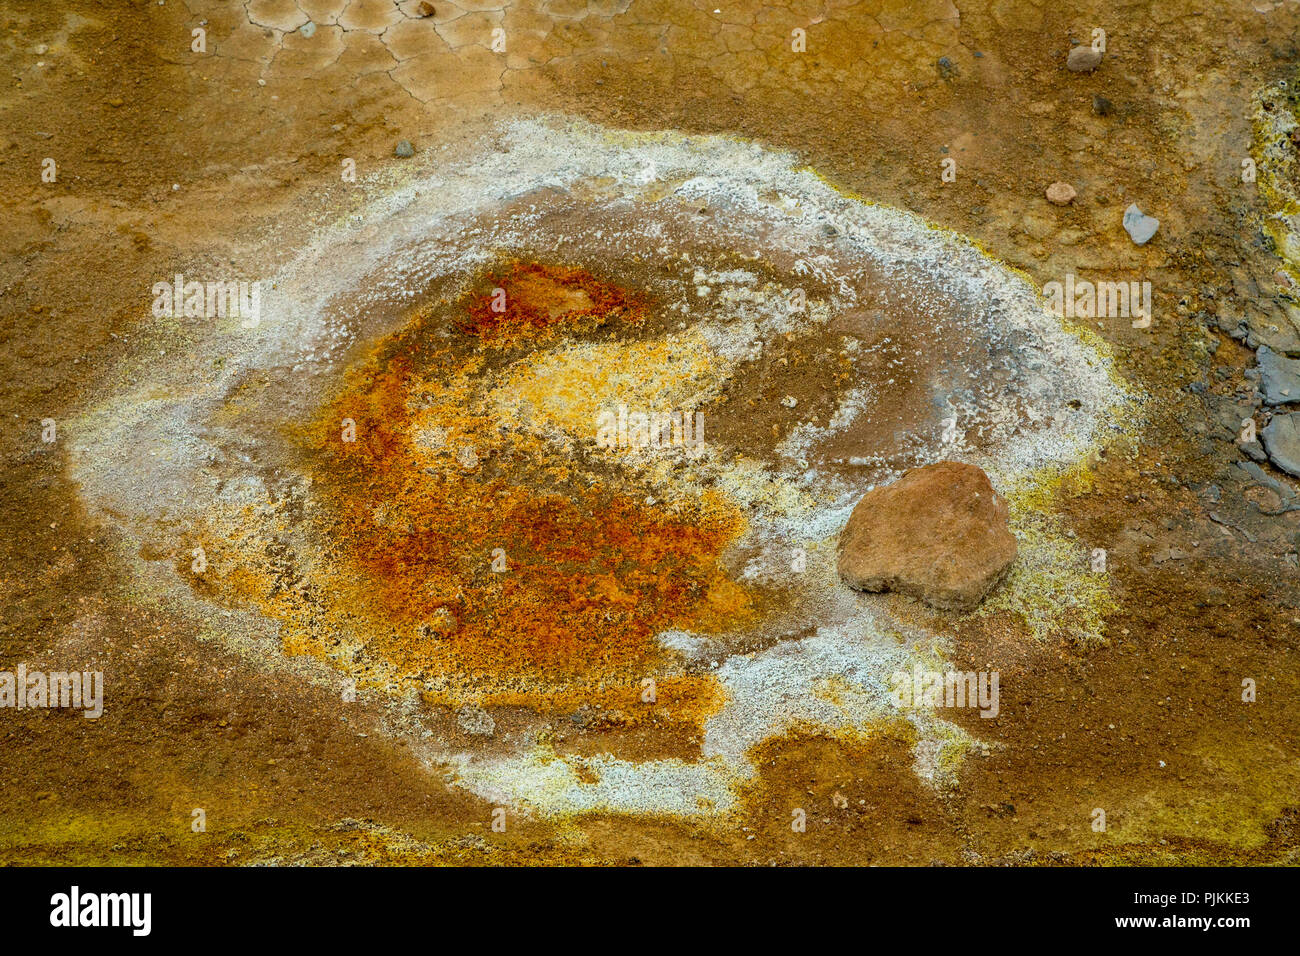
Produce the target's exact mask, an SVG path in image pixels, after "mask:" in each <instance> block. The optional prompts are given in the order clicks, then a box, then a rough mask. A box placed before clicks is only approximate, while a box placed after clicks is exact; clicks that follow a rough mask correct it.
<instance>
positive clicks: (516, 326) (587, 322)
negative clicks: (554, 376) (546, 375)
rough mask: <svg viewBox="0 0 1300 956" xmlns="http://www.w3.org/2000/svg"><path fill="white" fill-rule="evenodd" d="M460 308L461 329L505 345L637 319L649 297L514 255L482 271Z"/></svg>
mask: <svg viewBox="0 0 1300 956" xmlns="http://www.w3.org/2000/svg"><path fill="white" fill-rule="evenodd" d="M462 308H463V312H464V314H463V315H462V316H461V317H459V318H458V319H457V322H456V324H457V326H458V327H459V328H460V330H461V331H462V332H465V333H467V334H469V335H473V336H477V337H478V338H479V339H480V340H482V341H483V342H484V343H485V344H487V345H491V346H497V347H507V346H516V345H521V344H528V345H536V344H539V343H542V342H547V341H551V340H554V339H555V338H557V337H558V336H559V335H561V334H563V333H564V332H590V331H592V330H594V329H597V328H600V327H601V326H603V325H606V324H607V323H609V322H611V321H612V320H620V321H622V322H623V323H626V324H628V325H636V324H639V323H640V322H641V321H642V320H643V319H644V318H645V316H646V309H647V299H646V296H644V295H643V294H640V293H634V292H629V291H627V290H625V289H623V288H620V287H619V286H617V285H614V284H613V283H610V282H605V281H603V280H601V279H598V278H597V277H596V276H594V275H592V274H591V273H590V272H588V271H587V270H585V269H579V268H572V267H568V266H555V265H547V264H544V263H539V262H520V261H514V262H511V263H509V264H507V265H505V266H504V267H502V268H501V269H499V270H498V271H494V272H490V273H488V274H487V275H486V276H484V277H483V278H482V279H481V281H480V282H479V283H477V284H476V291H474V292H471V293H470V294H469V296H467V297H466V299H465V300H464V301H463V302H462Z"/></svg>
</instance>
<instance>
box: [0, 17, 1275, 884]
mask: <svg viewBox="0 0 1300 956" xmlns="http://www.w3.org/2000/svg"><path fill="white" fill-rule="evenodd" d="M714 3H716V0H711V2H710V3H704V4H687V3H643V2H639V0H613V2H607V0H589V2H588V0H583V2H574V0H554V2H529V3H513V2H509V0H458V2H457V3H452V2H448V0H434V2H431V3H421V2H411V0H401V2H392V0H297V2H295V0H249V2H248V3H243V4H241V3H216V2H214V3H200V2H198V0H193V2H190V3H184V2H181V0H166V2H158V0H149V2H131V3H127V2H120V3H107V2H100V3H89V2H87V3H82V2H77V0H68V2H64V3H60V4H56V5H54V9H51V5H49V4H36V3H29V2H24V0H14V2H11V3H9V4H8V5H7V6H6V7H5V9H4V10H3V11H0V27H2V28H3V32H2V33H0V60H2V61H3V67H4V69H3V70H2V71H0V73H2V74H3V76H4V84H5V86H4V90H3V92H0V117H3V122H0V183H2V184H3V186H4V191H3V196H4V198H3V200H2V201H3V203H4V226H3V228H0V240H2V242H3V253H4V254H3V257H2V258H0V319H2V320H3V332H4V337H5V342H6V348H4V349H3V350H0V364H2V365H3V369H4V375H3V384H2V385H0V389H3V392H2V394H3V402H2V403H0V414H2V416H3V421H4V428H3V430H0V441H2V442H3V444H2V445H0V455H2V456H3V457H2V459H0V468H2V469H3V471H2V477H0V481H2V482H3V485H2V487H3V490H4V492H5V496H6V500H7V503H8V507H6V508H5V509H4V511H3V513H2V514H0V521H2V522H3V528H4V532H5V533H4V534H3V535H0V593H2V594H3V607H4V612H5V613H4V620H3V628H2V629H0V862H3V863H9V864H35V863H45V864H69V863H84V864H94V863H110V864H166V863H170V864H181V863H195V864H210V865H247V864H258V863H264V864H277V863H278V864H351V863H360V864H365V863H412V864H422V863H457V864H543V865H545V864H572V863H593V864H710V863H713V864H737V863H740V864H764V865H766V864H773V863H779V864H787V863H788V864H930V863H935V862H939V863H945V864H998V863H1013V864H1025V865H1035V864H1065V865H1095V864H1153V863H1165V864H1168V863H1186V864H1196V865H1208V864H1222V863H1250V864H1270V863H1273V864H1276V863H1295V862H1297V853H1298V847H1300V831H1298V830H1297V826H1298V825H1300V820H1298V819H1297V813H1298V812H1300V739H1298V737H1297V731H1296V727H1297V726H1298V725H1300V696H1298V695H1297V689H1298V688H1297V684H1300V667H1298V666H1297V664H1298V660H1297V643H1298V642H1300V556H1298V554H1297V552H1298V551H1300V498H1298V497H1297V490H1298V489H1300V122H1298V121H1297V116H1298V115H1300V105H1298V101H1297V91H1300V53H1298V51H1297V45H1298V43H1300V39H1298V36H1300V3H1296V2H1294V0H1286V2H1256V3H1251V2H1242V3H1234V4H1224V5H1209V6H1208V7H1207V6H1206V5H1204V4H1199V5H1195V4H1187V3H1183V2H1177V0H1176V2H1169V3H1146V4H1130V5H1123V6H1118V5H1115V4H1100V3H1085V4H1080V5H1076V7H1075V9H1073V10H1069V11H1067V10H1062V9H1059V8H1058V5H1054V4H1049V3H1042V4H1034V3H1030V2H1026V0H986V2H975V3H959V4H954V3H950V2H930V0H918V2H901V0H900V2H881V0H874V2H873V0H863V2H859V3H839V2H825V3H822V2H819V3H810V4H792V5H786V4H777V5H770V4H769V5H755V4H742V5H738V6H737V5H722V6H714ZM1071 50H1074V53H1073V55H1072V54H1071ZM1067 64H1072V66H1068V65H1067ZM1059 183H1068V184H1069V186H1070V187H1071V188H1070V189H1068V190H1067V189H1063V188H1062V187H1060V186H1054V185H1053V184H1059ZM1049 187H1052V188H1051V189H1050V190H1049ZM1049 192H1050V195H1051V199H1049V198H1048V196H1049ZM1071 194H1072V195H1071ZM1133 205H1136V206H1137V207H1138V208H1139V209H1140V212H1141V213H1142V214H1145V216H1146V217H1153V218H1154V219H1156V220H1158V221H1159V225H1158V228H1156V230H1155V232H1154V235H1152V236H1151V237H1150V238H1149V239H1146V235H1145V233H1143V232H1142V231H1141V230H1142V227H1143V226H1144V225H1146V226H1147V232H1149V231H1150V225H1152V224H1151V223H1149V222H1144V221H1143V220H1142V218H1141V217H1140V216H1139V217H1136V218H1137V221H1136V222H1135V215H1134V213H1133V212H1130V213H1129V215H1128V216H1127V220H1126V210H1130V207H1131V206H1133ZM1126 221H1127V224H1126ZM1138 239H1143V240H1145V241H1144V242H1142V244H1139V243H1138V241H1137V240H1138ZM216 283H222V284H229V285H232V286H234V287H235V289H236V292H235V293H234V295H233V296H232V297H225V296H224V294H222V293H218V292H214V291H213V290H212V287H213V286H214V285H215V284H216ZM240 283H243V285H242V286H240ZM1120 283H1122V284H1123V290H1124V292H1125V300H1124V301H1123V302H1122V303H1121V300H1120V299H1119V298H1118V293H1117V291H1116V290H1117V289H1119V288H1120V287H1119V285H1118V284H1120ZM1085 289H1086V290H1098V289H1107V290H1109V292H1110V295H1109V296H1107V295H1106V294H1098V295H1096V296H1092V297H1089V296H1088V295H1086V294H1083V293H1080V294H1079V295H1075V293H1076V291H1078V290H1085ZM1062 290H1065V291H1064V292H1062ZM1142 290H1148V291H1146V292H1145V293H1144V292H1143V291H1142ZM1129 292H1131V293H1132V294H1131V295H1129V294H1128V293H1129ZM1147 296H1149V299H1147V298H1146V297H1147ZM1144 299H1145V301H1147V302H1149V305H1142V306H1140V303H1142V302H1143V301H1144ZM218 300H220V301H219V302H218ZM218 304H219V305H220V306H221V308H220V309H216V308H215V306H217V305H218ZM939 461H956V462H963V463H967V464H971V465H977V466H979V467H980V468H981V469H983V470H984V472H986V473H987V475H988V477H989V479H990V480H991V481H992V484H993V487H994V488H995V489H996V491H997V493H998V495H999V507H1001V505H1002V503H1003V502H1004V503H1005V509H1006V512H1007V515H1008V520H1009V527H1010V530H1011V532H1012V534H1013V535H1014V536H1015V539H1016V543H1017V548H1018V550H1017V553H1016V557H1015V561H1014V563H1013V564H1012V565H1011V567H1010V570H1009V571H1008V572H1007V574H1006V576H1005V577H1004V578H1003V579H1001V580H1000V582H999V583H998V584H997V586H996V588H995V589H994V590H993V591H992V592H991V593H990V594H989V595H988V596H987V598H985V599H984V601H983V602H982V603H981V604H980V605H979V606H978V607H977V608H976V609H975V610H972V611H968V612H957V611H945V610H937V609H934V608H931V607H929V606H927V605H926V604H925V603H923V602H921V601H918V600H916V599H914V598H912V597H907V596H904V595H902V594H894V593H884V594H872V593H863V592H859V591H856V590H852V589H850V588H849V587H847V586H845V585H844V584H843V583H842V582H841V581H840V579H839V576H838V574H837V571H836V553H837V540H838V538H839V534H840V531H841V529H842V528H843V527H844V525H845V522H846V521H847V520H848V517H849V515H850V513H851V512H852V511H853V508H854V505H855V504H856V503H857V502H858V501H859V500H860V499H861V498H862V497H863V495H864V494H865V493H867V492H869V491H871V490H872V489H874V488H878V487H881V486H883V485H886V484H889V483H891V482H894V481H896V480H897V479H899V478H900V477H901V476H902V475H903V474H904V473H906V472H907V471H908V470H909V469H913V468H917V467H919V466H924V465H928V464H932V463H935V462H939ZM20 668H22V672H23V673H24V674H29V673H32V672H39V673H53V672H72V671H76V672H78V673H84V674H92V673H100V674H102V675H103V684H102V687H103V696H102V713H101V714H99V715H97V716H93V715H92V716H91V717H87V716H85V715H84V714H83V710H84V709H85V708H82V709H74V708H71V707H66V706H63V707H61V706H49V704H50V703H52V702H50V701H46V702H43V703H42V702H35V703H33V701H32V698H31V697H30V696H27V697H24V699H25V700H26V701H27V703H28V705H27V706H24V707H22V708H19V707H18V706H17V703H16V701H17V699H18V697H22V696H23V695H19V694H17V691H18V684H17V683H15V681H14V680H11V681H10V683H9V684H8V685H6V684H5V683H4V674H5V673H9V674H14V675H17V674H18V673H19V669H20ZM921 672H926V673H930V672H938V673H948V672H960V673H967V672H972V673H977V674H980V675H988V674H996V675H997V679H998V684H997V696H996V698H995V700H993V701H987V700H983V701H981V703H982V705H983V706H980V707H975V706H947V705H945V703H944V702H942V701H928V702H927V701H916V700H909V701H900V700H899V699H898V695H897V694H896V693H895V690H896V688H897V686H898V680H897V678H896V676H895V675H898V674H905V675H909V685H910V675H912V674H914V673H915V674H918V675H919V674H920V673H921ZM917 679H918V680H919V679H920V678H919V677H918V678H917ZM6 686H8V687H9V688H10V689H11V690H10V692H9V693H8V696H6V690H5V688H6ZM25 693H26V692H25V691H24V694H25ZM16 695H17V696H16Z"/></svg>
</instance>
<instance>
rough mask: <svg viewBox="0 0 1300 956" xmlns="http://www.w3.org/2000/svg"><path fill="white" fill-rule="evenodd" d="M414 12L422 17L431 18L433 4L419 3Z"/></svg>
mask: <svg viewBox="0 0 1300 956" xmlns="http://www.w3.org/2000/svg"><path fill="white" fill-rule="evenodd" d="M415 12H416V13H418V14H419V15H420V16H422V17H431V16H433V14H434V9H433V4H432V3H421V4H420V5H419V6H418V7H416V8H415Z"/></svg>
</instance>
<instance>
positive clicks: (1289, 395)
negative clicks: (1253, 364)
mask: <svg viewBox="0 0 1300 956" xmlns="http://www.w3.org/2000/svg"><path fill="white" fill-rule="evenodd" d="M1255 358H1256V360H1257V361H1258V362H1259V377H1260V384H1261V386H1262V387H1263V391H1264V401H1265V402H1267V403H1268V404H1270V405H1286V404H1288V403H1289V402H1300V359H1289V358H1287V357H1286V356H1285V355H1279V354H1278V353H1277V352H1274V351H1273V350H1272V349H1271V348H1269V347H1268V346H1267V345H1261V346H1260V347H1259V351H1258V352H1256V353H1255Z"/></svg>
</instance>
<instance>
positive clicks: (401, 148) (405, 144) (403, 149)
mask: <svg viewBox="0 0 1300 956" xmlns="http://www.w3.org/2000/svg"><path fill="white" fill-rule="evenodd" d="M393 155H394V156H400V157H401V158H402V159H409V158H410V157H412V156H414V155H415V147H414V146H412V145H411V144H410V142H409V141H408V140H405V139H404V140H402V141H401V142H400V143H398V144H397V149H395V150H393Z"/></svg>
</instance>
